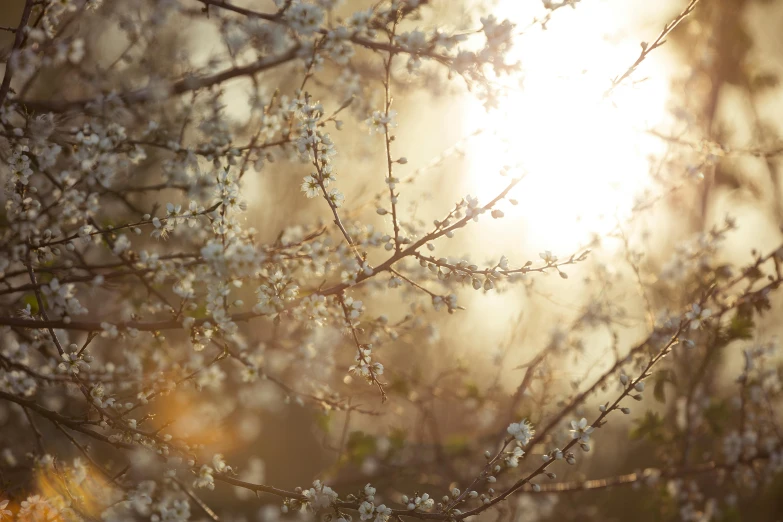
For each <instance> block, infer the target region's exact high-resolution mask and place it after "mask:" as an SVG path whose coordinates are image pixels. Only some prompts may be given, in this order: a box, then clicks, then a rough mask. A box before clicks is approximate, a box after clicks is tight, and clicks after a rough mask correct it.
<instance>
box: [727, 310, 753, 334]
mask: <svg viewBox="0 0 783 522" xmlns="http://www.w3.org/2000/svg"><path fill="white" fill-rule="evenodd" d="M754 326H755V324H754V323H753V316H751V315H750V314H743V313H740V312H737V313H736V314H735V315H734V317H732V319H731V323H730V324H729V330H728V336H729V339H731V340H735V339H752V338H753V327H754Z"/></svg>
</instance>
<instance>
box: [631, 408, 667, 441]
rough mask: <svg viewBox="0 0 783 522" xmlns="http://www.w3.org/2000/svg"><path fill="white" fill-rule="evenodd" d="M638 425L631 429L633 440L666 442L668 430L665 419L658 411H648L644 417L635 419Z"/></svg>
mask: <svg viewBox="0 0 783 522" xmlns="http://www.w3.org/2000/svg"><path fill="white" fill-rule="evenodd" d="M635 424H636V427H635V428H634V429H633V430H631V435H630V436H631V440H642V439H648V440H651V441H654V442H665V441H666V432H665V430H664V426H663V419H662V418H661V416H660V415H658V413H656V412H653V411H647V412H646V413H645V414H644V418H642V419H639V420H637V421H635Z"/></svg>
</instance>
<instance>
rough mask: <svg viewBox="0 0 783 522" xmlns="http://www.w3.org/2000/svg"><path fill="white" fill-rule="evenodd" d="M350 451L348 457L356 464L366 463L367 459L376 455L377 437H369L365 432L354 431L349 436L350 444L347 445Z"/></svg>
mask: <svg viewBox="0 0 783 522" xmlns="http://www.w3.org/2000/svg"><path fill="white" fill-rule="evenodd" d="M346 448H347V449H348V457H349V458H350V459H351V460H352V461H353V462H355V463H357V464H359V463H361V462H363V461H364V459H365V458H367V457H369V456H370V455H372V454H373V453H375V448H376V444H375V437H373V436H372V435H368V434H367V433H364V432H363V431H352V432H351V434H350V435H348V443H347V444H346Z"/></svg>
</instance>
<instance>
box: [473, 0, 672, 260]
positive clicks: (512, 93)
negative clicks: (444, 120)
mask: <svg viewBox="0 0 783 522" xmlns="http://www.w3.org/2000/svg"><path fill="white" fill-rule="evenodd" d="M616 3H617V2H601V3H590V4H588V3H581V4H579V6H578V8H577V9H576V10H571V9H561V10H560V11H558V12H557V13H556V14H555V18H554V19H553V20H552V21H551V22H550V24H549V25H548V28H547V30H546V31H542V30H541V29H540V28H533V29H530V30H529V31H528V32H527V33H526V34H525V35H523V36H521V37H520V38H519V40H518V43H517V45H516V50H515V55H514V56H513V58H515V59H519V60H520V61H521V64H522V69H523V74H524V79H523V81H522V85H521V86H519V85H515V86H509V87H510V88H509V90H508V91H507V93H508V94H507V96H506V97H505V98H504V99H503V100H502V101H501V103H500V106H499V108H498V109H496V110H493V111H491V112H489V113H487V112H486V111H485V110H484V108H483V107H481V106H480V105H479V104H473V105H468V108H467V109H466V110H467V118H466V119H467V127H468V129H476V128H484V129H487V130H489V131H490V132H487V133H485V135H484V136H482V138H481V139H479V140H476V141H474V142H473V145H472V147H471V148H470V149H469V150H468V151H467V152H468V154H467V155H468V161H469V167H468V169H469V176H470V179H471V190H472V191H473V192H474V193H477V194H478V196H479V199H480V201H488V200H489V199H491V198H492V197H494V196H495V195H497V194H498V193H499V192H500V191H501V190H502V189H503V188H504V187H505V186H506V185H507V183H508V179H507V178H504V177H502V176H500V175H499V174H498V172H499V171H500V169H501V167H502V166H503V165H517V164H518V165H520V166H521V168H522V170H523V171H524V172H526V173H527V177H526V178H525V180H524V181H523V182H522V183H521V184H520V185H518V186H517V188H516V189H515V190H514V192H513V193H512V197H514V198H515V199H517V200H518V201H519V205H518V206H516V207H512V209H513V210H512V211H511V213H510V214H509V213H508V212H507V215H509V217H512V218H514V217H517V218H519V219H520V221H522V222H523V225H522V226H523V227H524V229H525V238H526V240H531V241H536V242H537V244H542V245H545V247H546V248H550V249H555V248H558V249H575V248H578V247H579V246H580V245H583V244H585V243H586V242H587V241H588V240H589V239H590V237H591V235H592V234H593V233H596V234H599V235H603V234H606V233H608V232H610V231H611V230H612V229H613V228H614V227H615V226H616V224H617V219H622V217H623V216H626V215H627V214H628V213H629V212H630V210H631V208H632V206H633V204H634V197H635V195H636V194H638V193H639V192H640V191H641V189H642V188H643V187H644V186H645V185H646V184H647V180H648V171H649V159H648V158H649V157H650V155H651V154H654V153H656V152H658V148H660V144H659V143H656V142H655V141H654V139H652V138H651V137H649V136H647V135H645V134H644V130H645V129H648V128H650V127H652V126H654V125H655V124H656V123H658V122H660V121H661V120H662V118H663V116H664V114H665V104H666V99H667V96H668V78H667V76H666V75H665V74H664V72H665V71H664V70H663V66H662V64H661V63H660V61H654V60H652V59H648V60H646V61H645V62H644V66H643V70H642V71H639V72H637V73H636V74H635V75H634V76H633V77H632V78H631V80H628V82H627V83H626V84H624V85H623V86H621V87H620V88H618V89H616V90H615V92H614V93H613V94H612V95H611V96H610V97H609V98H608V99H606V100H602V98H603V94H604V92H605V91H606V89H607V88H608V87H609V86H610V84H611V79H612V78H614V77H616V76H617V75H619V74H622V73H623V72H624V71H625V70H626V69H627V67H628V66H629V65H630V64H631V63H633V60H634V59H635V57H636V56H637V55H638V52H639V47H638V45H639V44H638V41H637V42H636V43H635V44H633V45H630V44H628V42H629V41H630V40H628V39H622V40H621V41H618V39H617V38H614V37H613V39H614V40H615V41H610V39H609V38H608V37H606V36H605V34H606V33H607V32H609V31H610V30H611V29H612V28H613V27H623V26H624V24H625V26H627V25H628V20H623V19H620V18H622V17H623V16H624V15H623V14H622V11H618V10H617V9H615V8H616V7H617V6H616V5H614V4H616ZM531 4H537V3H535V2H533V3H525V2H518V1H516V0H503V1H501V2H500V5H499V9H498V14H497V17H498V18H503V17H508V18H509V19H510V20H512V21H514V22H515V23H517V24H518V26H524V24H525V23H526V22H527V21H529V20H531V18H532V16H534V13H533V11H532V10H531V7H533V6H531ZM537 7H539V8H540V4H538V6H537ZM564 11H567V12H564ZM625 16H627V15H625ZM633 41H636V40H633ZM644 77H648V79H646V80H645V81H641V82H640V81H639V80H640V79H641V78H644ZM633 80H636V83H635V84H633V85H630V84H631V83H632V81H633ZM505 208H506V207H504V211H505Z"/></svg>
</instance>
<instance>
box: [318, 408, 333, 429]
mask: <svg viewBox="0 0 783 522" xmlns="http://www.w3.org/2000/svg"><path fill="white" fill-rule="evenodd" d="M315 425H316V426H318V427H319V428H321V431H323V432H324V433H329V429H330V428H331V427H332V416H331V415H329V414H328V413H325V414H322V415H317V416H316V417H315Z"/></svg>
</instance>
